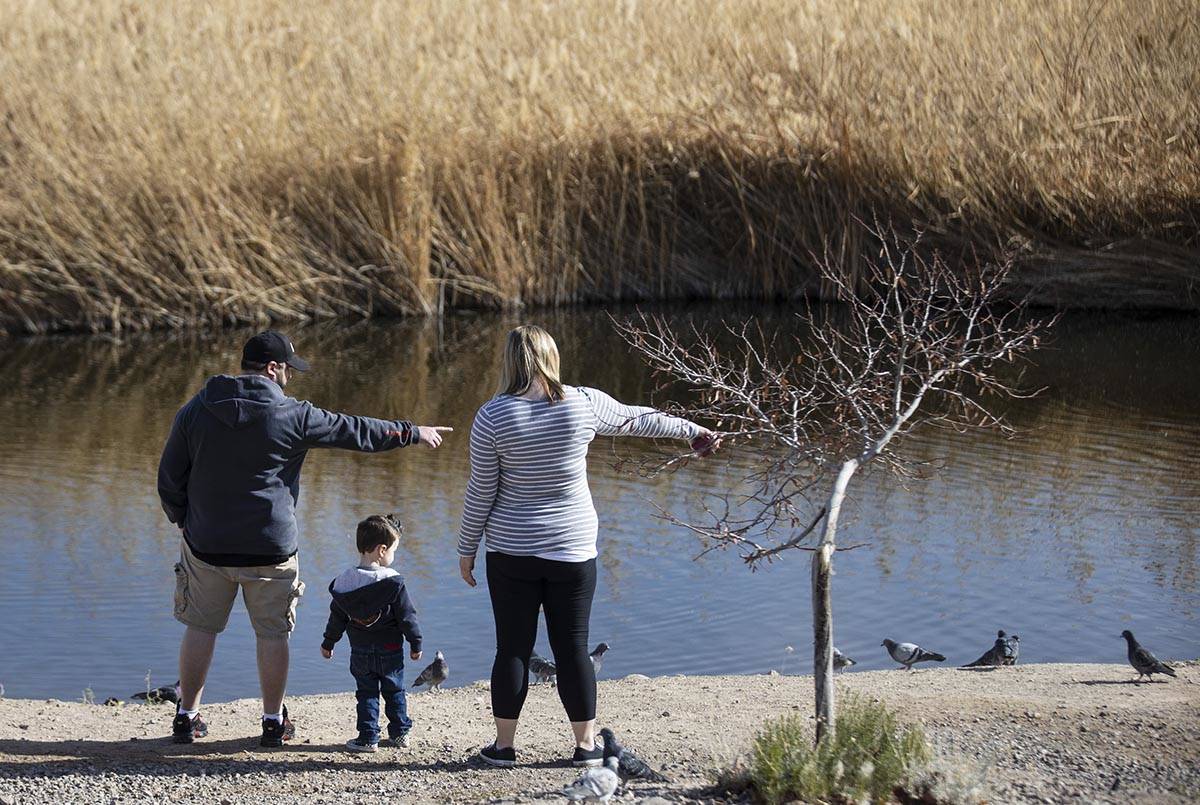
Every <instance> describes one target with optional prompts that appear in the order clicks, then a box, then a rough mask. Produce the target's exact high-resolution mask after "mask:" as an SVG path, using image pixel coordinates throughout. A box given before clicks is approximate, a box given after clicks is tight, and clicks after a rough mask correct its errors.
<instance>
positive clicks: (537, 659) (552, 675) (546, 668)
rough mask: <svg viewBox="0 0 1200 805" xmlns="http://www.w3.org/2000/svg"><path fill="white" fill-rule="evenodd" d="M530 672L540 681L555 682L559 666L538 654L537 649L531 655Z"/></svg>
mask: <svg viewBox="0 0 1200 805" xmlns="http://www.w3.org/2000/svg"><path fill="white" fill-rule="evenodd" d="M529 672H530V673H531V674H533V675H534V677H535V678H536V680H537V681H538V682H549V683H550V684H554V682H555V680H556V678H557V676H558V668H556V667H555V665H554V663H552V662H550V661H549V660H547V659H546V658H545V657H543V656H541V655H540V654H538V653H537V652H536V651H535V652H534V653H533V654H532V655H531V656H530V657H529Z"/></svg>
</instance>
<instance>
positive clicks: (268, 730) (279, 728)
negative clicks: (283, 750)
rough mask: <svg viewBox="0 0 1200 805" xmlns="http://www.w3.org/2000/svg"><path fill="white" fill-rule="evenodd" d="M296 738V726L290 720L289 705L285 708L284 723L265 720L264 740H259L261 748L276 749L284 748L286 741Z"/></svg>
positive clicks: (263, 726) (263, 727)
mask: <svg viewBox="0 0 1200 805" xmlns="http://www.w3.org/2000/svg"><path fill="white" fill-rule="evenodd" d="M294 737H296V725H295V724H293V723H292V720H291V719H290V718H288V711H287V705H284V707H283V721H282V722H280V721H275V720H274V719H271V720H267V719H263V723H262V738H261V739H259V741H258V745H259V746H266V747H274V746H283V742H284V741H290V740H292V738H294Z"/></svg>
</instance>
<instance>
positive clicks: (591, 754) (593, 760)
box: [571, 744, 604, 768]
mask: <svg viewBox="0 0 1200 805" xmlns="http://www.w3.org/2000/svg"><path fill="white" fill-rule="evenodd" d="M571 765H572V766H577V767H579V768H583V767H589V768H594V767H596V766H603V765H604V747H603V746H599V745H596V744H593V745H592V748H591V749H584V748H583V747H581V746H577V747H575V756H574V757H572V758H571Z"/></svg>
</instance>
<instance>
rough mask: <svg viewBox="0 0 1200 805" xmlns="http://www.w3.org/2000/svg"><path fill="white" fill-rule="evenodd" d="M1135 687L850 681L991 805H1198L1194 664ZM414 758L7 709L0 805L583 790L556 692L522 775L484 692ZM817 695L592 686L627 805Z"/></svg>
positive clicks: (939, 678) (220, 718) (1, 713)
mask: <svg viewBox="0 0 1200 805" xmlns="http://www.w3.org/2000/svg"><path fill="white" fill-rule="evenodd" d="M1178 673H1179V678H1178V679H1170V680H1167V681H1162V682H1160V681H1156V682H1155V683H1153V684H1140V685H1135V684H1129V683H1128V681H1127V680H1129V679H1131V678H1132V677H1133V676H1134V674H1133V671H1132V670H1131V669H1130V668H1129V667H1128V666H1123V665H1120V666H1119V665H1022V666H1016V667H1012V668H999V669H994V670H990V671H967V670H957V669H952V668H935V669H926V670H920V671H917V672H913V673H906V672H904V671H900V670H896V671H871V672H862V673H854V672H850V673H845V674H841V675H839V677H838V686H839V689H840V690H842V691H856V692H858V693H860V694H864V695H867V696H870V697H878V698H880V699H882V700H884V701H886V702H888V703H889V704H890V705H892V706H893V707H894V708H895V709H897V710H898V711H899V712H900V713H901V714H902V715H903V716H904V717H906V718H907V719H909V720H914V721H919V722H920V723H921V724H922V726H923V727H924V728H925V731H926V733H927V735H928V736H929V738H930V739H931V741H932V742H933V743H934V745H935V747H936V749H937V752H938V754H939V756H940V757H941V758H943V759H944V760H945V762H947V763H951V764H953V765H955V767H957V768H959V769H960V770H963V773H964V774H966V775H968V776H973V777H975V778H979V779H982V780H983V782H984V786H985V788H986V790H987V792H988V795H987V796H988V799H989V800H990V801H992V802H1038V801H1042V802H1061V801H1069V800H1076V801H1079V802H1130V801H1139V802H1194V801H1196V800H1197V799H1198V798H1200V769H1198V764H1200V686H1198V682H1200V664H1198V663H1195V662H1193V663H1189V664H1186V665H1183V666H1180V667H1179V668H1178ZM409 701H410V713H411V715H412V716H413V718H414V720H415V722H416V726H415V727H414V730H413V738H414V741H413V746H412V747H411V748H410V749H408V750H387V751H384V750H381V751H380V752H378V753H376V754H373V755H354V754H350V753H348V752H346V751H344V750H343V748H342V747H343V743H344V741H345V740H346V739H348V738H350V737H352V736H353V735H354V729H353V727H354V699H353V695H352V694H348V693H338V694H332V695H322V696H302V697H296V698H292V699H289V700H288V706H289V709H290V711H291V713H292V716H293V720H294V721H295V723H296V725H297V730H298V733H297V738H296V742H295V743H294V744H293V745H291V746H288V747H285V748H284V749H277V750H260V749H259V748H258V745H257V736H258V703H257V701H255V700H241V701H236V702H229V703H223V704H209V705H205V706H204V707H203V711H202V712H203V716H204V718H205V719H206V720H207V721H208V723H209V730H210V731H209V737H208V738H206V739H204V740H202V741H199V742H197V743H196V744H194V745H191V746H180V745H176V744H173V743H171V742H170V741H169V739H168V738H166V737H165V736H166V735H167V734H168V733H169V732H170V721H171V716H172V714H173V711H172V709H171V707H170V706H169V705H144V704H125V705H122V706H103V705H85V704H81V703H77V702H61V701H54V700H51V701H40V700H39V701H28V700H13V699H0V801H3V802H4V803H15V802H21V803H23V802H45V801H52V800H57V801H61V802H77V801H89V802H149V801H184V800H203V801H208V802H230V803H232V802H246V801H252V800H253V801H260V800H266V799H268V798H269V799H270V800H271V801H273V802H347V803H348V802H383V801H388V802H480V801H495V800H516V801H526V802H528V801H533V800H537V799H545V800H546V801H552V800H555V799H556V800H557V801H562V799H561V798H558V797H556V796H555V792H556V791H557V790H558V789H560V788H561V787H562V786H563V785H565V784H567V783H569V782H570V781H571V780H573V779H575V777H576V776H577V773H576V770H574V769H572V768H570V767H569V764H568V763H566V758H567V757H569V750H570V749H571V741H570V733H569V729H568V725H567V723H566V719H565V716H564V715H563V712H562V708H561V706H560V705H559V702H558V698H557V696H556V694H555V692H554V690H553V689H552V688H550V687H547V686H537V687H535V688H534V689H532V691H531V693H530V696H529V700H528V703H527V705H526V710H525V715H524V717H523V719H522V722H521V729H520V732H519V734H518V751H519V756H518V760H519V763H520V765H519V766H518V768H516V769H511V770H500V769H492V768H490V767H486V766H484V765H483V764H482V763H480V762H479V761H478V760H477V759H476V758H475V757H474V755H475V752H476V751H477V750H478V748H479V747H480V746H482V745H483V744H485V743H487V742H489V741H490V740H491V738H492V737H493V736H492V732H491V720H490V711H489V698H488V693H487V690H486V688H485V687H484V686H483V685H473V686H468V687H463V688H456V689H449V690H446V691H443V692H441V693H420V694H415V695H412V696H411V697H410V700H409ZM811 701H812V681H811V679H810V678H807V677H779V676H726V677H663V678H654V679H647V678H644V677H638V678H629V679H622V680H614V681H604V682H601V684H600V722H601V724H602V725H607V726H611V727H612V728H613V729H614V730H616V732H617V734H618V736H620V737H621V738H622V739H623V740H624V742H625V743H626V744H628V745H629V746H631V747H632V748H634V749H636V750H637V751H638V753H639V754H640V755H641V756H642V757H644V758H645V759H646V760H648V761H649V762H651V763H652V764H654V765H655V766H657V767H659V768H660V769H662V770H663V771H664V772H665V773H666V774H667V775H668V776H669V777H670V778H671V783H669V784H666V785H653V784H635V785H631V786H628V787H626V788H625V789H624V790H623V792H622V793H621V795H620V796H621V798H622V799H624V800H625V801H629V802H636V801H643V800H646V799H650V798H653V797H661V798H663V799H666V800H669V801H712V800H713V795H712V794H711V793H708V792H707V791H706V789H707V788H708V786H710V785H711V782H712V778H713V772H714V770H715V769H717V768H718V767H721V766H727V765H729V764H731V763H733V762H734V761H735V760H736V759H737V758H738V757H739V755H742V754H743V753H745V751H746V749H747V747H748V746H749V743H750V741H751V739H752V737H753V735H754V733H755V731H756V730H757V729H758V728H759V727H760V725H761V724H762V722H763V720H764V719H766V718H769V717H772V716H776V715H779V714H780V713H785V712H790V711H793V710H798V711H800V712H809V711H810V708H811Z"/></svg>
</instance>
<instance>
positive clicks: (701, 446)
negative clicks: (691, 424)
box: [692, 428, 721, 458]
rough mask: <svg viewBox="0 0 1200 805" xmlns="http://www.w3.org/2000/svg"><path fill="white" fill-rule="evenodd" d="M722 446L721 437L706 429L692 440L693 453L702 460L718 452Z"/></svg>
mask: <svg viewBox="0 0 1200 805" xmlns="http://www.w3.org/2000/svg"><path fill="white" fill-rule="evenodd" d="M720 446H721V437H720V436H719V435H718V434H716V433H713V432H712V431H711V430H708V429H707V428H705V429H704V430H703V431H701V432H700V434H699V435H698V436H696V437H695V438H694V439H692V452H694V453H695V454H696V455H698V456H700V457H701V458H705V457H707V456H711V455H712V454H713V453H715V452H717V448H718V447H720Z"/></svg>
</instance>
